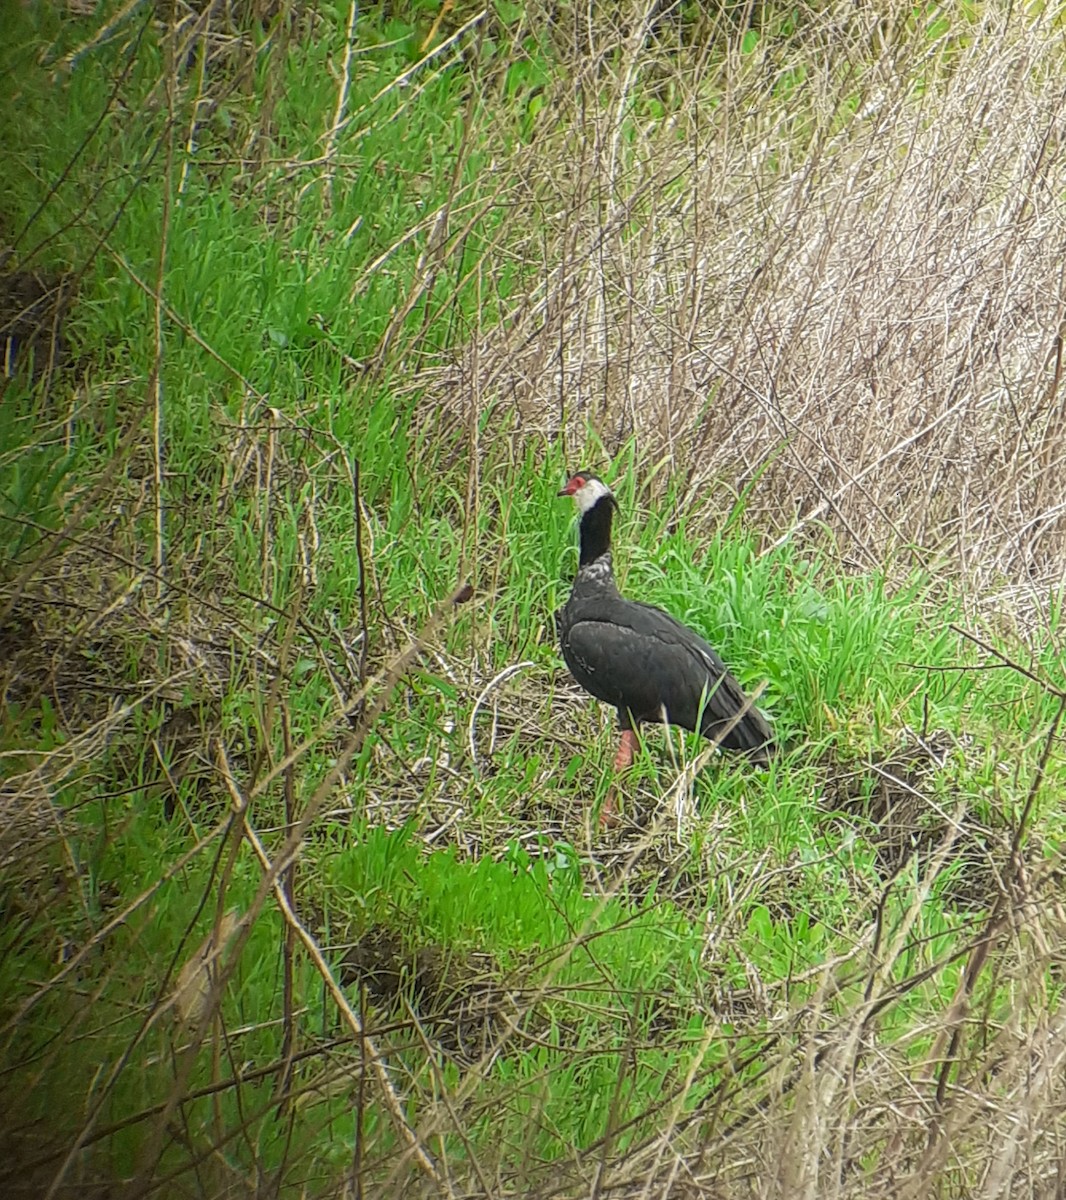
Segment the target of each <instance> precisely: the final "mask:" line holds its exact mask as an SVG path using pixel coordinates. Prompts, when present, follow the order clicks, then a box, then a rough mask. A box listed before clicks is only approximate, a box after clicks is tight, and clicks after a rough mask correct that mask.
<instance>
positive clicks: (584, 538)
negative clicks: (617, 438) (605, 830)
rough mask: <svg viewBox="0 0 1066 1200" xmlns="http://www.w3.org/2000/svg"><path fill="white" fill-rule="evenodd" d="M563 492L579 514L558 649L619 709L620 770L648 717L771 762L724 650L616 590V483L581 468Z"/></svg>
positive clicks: (608, 809) (762, 722)
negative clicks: (577, 542)
mask: <svg viewBox="0 0 1066 1200" xmlns="http://www.w3.org/2000/svg"><path fill="white" fill-rule="evenodd" d="M558 494H559V495H560V496H572V497H573V499H574V501H575V503H576V506H577V511H578V515H579V518H580V554H579V558H578V570H577V575H576V576H575V578H574V583H573V587H572V588H571V591H570V597H569V599H568V600H567V602H566V604H565V605H564V606H563V607H562V608H561V609H560V610H559V612H558V613H557V615H556V623H557V628H558V632H559V642H560V648H561V650H562V654H563V658H564V659H565V660H566V665H567V667H568V668H569V669H570V673H571V675H573V677H574V679H575V680H576V681H577V682H578V683H579V684H580V685H581V687H582V688H584V689H585V691H586V692H589V693H591V694H592V695H593V696H595V697H596V699H597V700H601V701H603V703H604V704H610V705H612V706H613V707H614V708H616V709H617V710H618V723H619V727H620V730H621V743H620V745H619V747H618V753H617V755H616V756H615V760H614V771H615V774H616V776H617V774H619V773H620V772H622V771H623V770H625V768H626V767H628V766H629V765H630V764H631V763H632V761H633V757H634V755H635V753H636V750H637V747H638V745H639V730H640V726H641V725H643V724H645V723H653V724H666V725H677V726H680V727H681V728H682V729H689V730H691V731H693V732H697V733H700V734H702V735H703V736H704V737H706V738H709V739H711V740H712V741H715V742H716V743H717V744H718V745H719V746H721V747H723V748H724V749H726V750H732V751H736V752H738V753H740V754H743V755H746V756H747V757H748V758H749V759H750V760H751V761H752V762H754V763H756V764H758V765H760V766H765V765H767V764H768V762H769V759H770V756H771V754H772V752H773V748H774V734H773V730H772V729H771V727H770V724H769V722H768V721H767V719H766V718H765V717H764V716H763V714H762V713H761V712H759V710H758V709H757V708H756V707H755V706H754V704H753V703H752V702H751V700H749V699H748V697H747V696H746V695H745V694H744V689H743V688H742V687H741V685H740V684H739V683H738V682H737V680H736V679H735V678H734V677H733V675H732V674H730V672H729V669H728V667H727V666H726V665H725V663H724V662H723V661H722V659H721V657H720V656H719V654H718V653H717V652H716V651H715V650H713V649H712V648H711V646H710V645H708V643H707V642H706V641H704V639H703V638H702V637H700V635H699V634H698V633H695V632H694V631H693V630H691V629H689V628H688V626H687V625H683V624H682V623H681V622H680V621H678V620H677V619H676V618H675V617H672V616H671V615H670V614H669V613H668V612H665V611H664V610H663V609H661V608H656V607H655V606H654V605H652V604H642V603H640V602H639V601H636V600H627V599H626V598H625V597H624V596H623V595H622V594H621V593H620V592H619V590H618V585H617V584H616V583H615V579H614V567H613V563H612V560H611V521H612V518H613V516H614V513H615V511H616V509H617V508H618V502H617V501H616V500H615V498H614V493H613V492H612V491H611V489H610V488H609V487H608V486H607V484H606V483H604V482H603V480H602V479H600V478H599V477H598V476H597V475H595V474H593V473H592V472H591V471H577V472H576V473H575V474H573V475H571V476H570V479H569V481H568V482H567V484H566V486H565V487H564V488H563V489H562V490H561V491H560V492H559V493H558ZM614 795H615V789H614V787H613V786H612V788H611V790H610V792H609V793H608V795H607V799H606V801H605V802H604V805H603V809H602V810H601V818H600V819H601V823H606V820H607V818H608V817H609V816H610V814H612V813H613V811H614V804H615V799H614Z"/></svg>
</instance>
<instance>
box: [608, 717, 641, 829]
mask: <svg viewBox="0 0 1066 1200" xmlns="http://www.w3.org/2000/svg"><path fill="white" fill-rule="evenodd" d="M639 745H640V742H639V740H638V738H637V734H636V731H635V730H633V729H623V730H622V740H621V742H620V743H619V745H618V753H617V754H616V755H615V756H614V773H615V775H618V774H620V773H621V772H622V771H624V770H625V769H626V767H628V766H629V765H630V764H631V763H632V762H633V757H634V755H635V754H636V752H637V747H638V746H639ZM617 802H618V789H617V788H616V787H615V785H614V784H613V783H612V784H611V790H610V791H609V792H608V793H607V798H606V799H605V800H604V802H603V807H602V808H601V809H600V828H601V829H602V828H604V826H607V825H613V824H614V822H615V809H616V805H617Z"/></svg>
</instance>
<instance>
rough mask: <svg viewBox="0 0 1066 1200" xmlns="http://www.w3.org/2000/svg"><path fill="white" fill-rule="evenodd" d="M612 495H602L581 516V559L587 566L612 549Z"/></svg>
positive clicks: (583, 564)
mask: <svg viewBox="0 0 1066 1200" xmlns="http://www.w3.org/2000/svg"><path fill="white" fill-rule="evenodd" d="M613 507H614V500H613V498H612V497H611V496H601V497H600V498H599V500H597V501H596V503H595V504H594V505H593V506H592V507H591V508H590V509H589V510H588V512H587V513H585V514H584V515H583V516H582V518H581V559H580V564H581V566H583V567H587V566H588V565H589V563H593V562H595V561H596V559H598V558H599V557H600V556H601V555H604V554H606V553H607V552H608V551H609V550H610V549H611V509H612V508H613Z"/></svg>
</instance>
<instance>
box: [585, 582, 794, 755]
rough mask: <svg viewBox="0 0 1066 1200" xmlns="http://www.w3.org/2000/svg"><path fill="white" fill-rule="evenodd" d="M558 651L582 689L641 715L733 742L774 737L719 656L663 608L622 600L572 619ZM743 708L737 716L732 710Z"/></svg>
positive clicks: (753, 746)
mask: <svg viewBox="0 0 1066 1200" xmlns="http://www.w3.org/2000/svg"><path fill="white" fill-rule="evenodd" d="M563 649H564V655H565V657H566V660H567V664H568V665H569V666H570V669H571V671H572V673H573V674H574V677H575V678H576V679H577V681H578V682H579V683H580V684H581V685H582V687H584V688H585V689H586V690H587V691H589V692H591V693H592V694H593V695H594V696H596V697H597V698H598V699H600V700H603V701H604V702H605V703H608V704H613V705H614V706H615V707H616V708H618V709H619V711H622V712H625V711H628V712H630V713H631V714H632V715H633V717H634V718H635V719H636V720H638V721H641V720H644V721H658V720H661V718H662V713H663V711H664V710H665V712H666V714H667V717H668V719H669V721H670V722H671V723H672V724H675V725H681V726H683V727H684V728H686V729H693V730H695V729H699V730H700V731H701V732H702V733H704V734H705V735H707V736H709V737H716V736H721V737H722V743H723V745H725V746H728V747H729V748H730V749H734V750H748V751H750V750H757V749H758V748H759V747H761V746H765V745H766V744H768V743H769V742H770V741H771V740H772V736H773V734H772V730H771V729H770V726H769V725H768V724H767V722H766V720H765V718H764V717H763V716H762V714H761V713H759V712H758V710H757V709H755V708H754V707H752V706H751V703H750V701H749V700H748V698H747V696H745V694H744V690H743V688H742V687H741V686H740V684H739V683H738V682H737V680H736V679H734V677H733V676H732V675H731V674H730V672H729V670H728V669H727V668H726V665H725V663H724V662H723V661H722V659H721V657H720V656H719V655H718V654H717V653H716V652H715V650H714V649H712V647H711V646H710V645H708V644H707V642H705V641H704V640H703V638H701V637H700V636H699V635H698V634H696V633H694V632H693V631H692V630H691V629H689V628H688V627H687V626H685V625H683V624H682V623H681V622H680V621H678V620H676V619H675V618H673V617H671V616H670V614H669V613H666V612H663V611H662V609H658V608H655V607H654V606H652V605H650V604H638V603H635V602H632V601H622V602H621V603H620V604H617V605H612V606H611V607H610V610H609V611H606V610H605V611H604V613H603V619H602V620H600V619H595V618H594V617H592V616H591V615H589V616H586V617H585V619H582V620H579V621H577V622H575V623H574V624H573V625H572V626H571V627H570V629H569V630H568V632H567V636H566V640H565V644H564V648H563ZM741 713H743V716H741V717H740V718H739V720H738V719H737V718H738V714H741Z"/></svg>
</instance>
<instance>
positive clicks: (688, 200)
mask: <svg viewBox="0 0 1066 1200" xmlns="http://www.w3.org/2000/svg"><path fill="white" fill-rule="evenodd" d="M910 13H911V9H910V8H909V7H908V6H899V7H897V9H896V11H895V13H894V14H892V15H888V14H887V13H886V12H885V9H884V6H882V5H866V6H855V5H844V6H837V5H829V6H826V7H824V8H820V9H819V10H818V11H816V12H812V11H810V10H804V12H803V17H802V20H801V22H800V30H799V32H798V33H797V34H796V35H795V36H794V37H793V38H791V39H789V40H787V41H786V40H784V39H775V38H774V37H773V36H772V35H769V36H766V37H764V39H763V41H762V42H761V43H760V45H759V47H758V48H757V49H755V50H753V51H752V52H751V53H749V54H747V55H743V54H741V53H739V52H738V51H737V49H736V47H735V46H734V50H733V51H732V52H731V53H729V54H728V55H727V56H726V57H725V58H724V60H723V59H722V58H721V57H720V56H711V55H707V56H705V57H704V58H702V59H701V60H700V61H699V62H698V63H697V64H696V65H695V66H692V64H691V62H686V64H685V66H684V67H683V68H682V67H678V66H677V65H676V63H675V62H674V61H673V60H671V59H670V58H668V57H667V55H666V53H665V52H664V51H663V49H662V47H661V45H660V46H659V48H658V50H657V49H656V42H655V33H654V32H652V26H653V24H654V21H655V19H656V18H657V10H656V8H655V6H651V5H649V6H647V7H646V8H643V9H639V10H638V9H634V10H633V12H632V14H631V23H630V24H629V25H628V30H629V33H628V37H626V38H624V39H623V40H622V41H621V48H620V49H619V42H618V40H617V37H616V33H617V31H614V30H607V31H602V30H601V31H600V37H599V39H598V40H597V41H596V42H595V43H594V44H593V46H592V47H591V51H590V52H589V53H588V54H587V55H586V57H585V58H584V60H583V62H584V67H583V71H582V72H580V73H579V75H578V79H577V81H576V83H574V82H573V81H570V80H568V81H567V82H566V84H565V86H563V85H560V86H559V87H558V89H557V91H556V92H555V94H554V95H553V97H552V103H553V104H554V105H556V106H558V108H559V109H560V110H561V111H562V113H563V114H564V115H563V119H562V120H561V121H560V123H559V124H560V130H559V131H558V132H552V131H550V130H549V131H547V132H546V133H545V135H544V141H546V142H549V143H551V144H550V145H545V144H544V143H543V142H541V143H538V144H537V148H538V150H539V151H540V152H539V153H535V154H532V155H529V156H526V157H524V158H523V159H522V160H521V161H519V162H515V163H513V164H512V169H513V171H514V173H515V178H514V180H513V195H514V198H515V203H516V206H517V207H518V209H519V211H520V212H524V213H526V214H528V217H529V221H530V225H531V227H532V229H533V230H534V232H533V234H532V236H531V239H530V242H529V244H528V246H527V254H528V256H529V265H533V266H534V267H535V269H536V270H537V271H538V273H539V274H540V275H541V283H540V286H539V287H537V288H536V289H535V290H534V291H532V292H531V293H530V294H529V295H528V296H526V297H523V299H522V301H521V302H520V303H518V304H514V303H512V304H511V305H510V309H509V312H508V315H507V319H506V320H504V321H503V322H502V323H501V324H500V325H498V326H495V327H492V328H489V329H485V330H480V331H478V335H477V337H476V338H475V339H474V342H473V344H472V346H471V348H470V350H469V352H468V354H467V356H466V358H465V359H464V360H463V362H462V363H461V364H459V365H457V366H455V367H453V368H451V369H448V368H443V369H437V370H435V371H434V372H429V373H424V374H422V375H419V376H416V377H415V379H414V380H413V381H412V387H414V388H417V389H419V390H423V389H426V388H428V389H429V391H430V394H431V395H433V394H435V395H437V396H438V397H440V399H441V401H442V402H445V403H449V404H452V405H460V406H463V408H464V411H465V410H466V408H467V406H469V405H473V406H474V407H475V408H476V409H478V410H480V409H482V408H484V407H485V406H487V405H498V406H500V407H501V408H503V409H513V410H514V411H515V412H517V414H519V415H520V418H521V422H522V427H523V428H524V429H525V430H527V431H530V432H534V431H535V432H538V433H542V434H544V435H546V436H549V437H556V436H565V437H568V438H569V439H570V440H571V441H572V442H575V443H578V444H580V443H581V442H582V440H583V438H584V431H585V429H586V427H587V425H589V424H590V425H591V426H592V428H593V429H595V430H597V431H598V433H599V436H600V437H601V438H602V441H603V445H604V449H605V451H606V453H608V454H610V453H611V452H612V451H613V450H614V449H616V448H617V447H618V446H620V445H621V444H622V443H623V442H624V441H625V440H626V439H627V438H629V437H630V436H633V437H635V438H636V439H637V442H638V445H639V447H640V455H641V458H642V459H643V460H644V461H645V462H648V463H657V462H660V461H664V462H665V463H666V465H667V466H668V467H669V469H670V470H671V471H672V472H674V473H681V474H682V475H683V477H684V479H685V480H686V482H687V491H688V496H689V498H690V501H691V500H694V499H695V498H696V497H698V496H699V495H701V494H702V493H706V492H710V494H711V495H712V496H713V498H714V503H715V506H716V508H718V509H719V511H720V510H721V509H722V508H723V507H725V508H728V507H729V506H730V505H731V502H732V499H733V497H734V495H735V494H737V493H744V494H745V497H746V504H747V513H748V518H749V520H750V521H751V522H752V523H753V524H755V525H757V526H760V527H762V528H765V529H766V530H767V531H768V532H771V533H773V534H774V535H775V536H778V537H780V538H787V537H792V536H795V535H797V534H799V533H801V532H803V531H805V530H810V529H811V527H812V526H821V525H828V526H829V527H830V528H831V529H832V530H833V531H834V533H836V534H837V535H838V536H839V537H840V539H841V542H842V544H843V545H844V547H845V549H846V552H847V553H848V554H850V555H853V556H855V557H856V558H858V559H859V560H860V561H861V562H863V563H864V564H870V563H884V562H885V561H886V560H887V559H888V558H889V557H890V556H891V555H892V553H893V552H894V551H896V550H899V549H901V548H902V549H905V550H908V551H911V552H913V553H915V554H917V555H918V556H919V557H920V558H921V560H922V561H923V562H928V563H933V564H938V565H942V566H943V567H944V568H945V569H948V570H951V571H952V572H954V573H955V574H957V575H958V576H959V577H961V578H962V579H964V580H965V581H966V582H967V583H968V584H970V585H972V588H973V590H974V592H975V594H980V595H984V596H986V597H987V596H988V595H989V594H990V593H995V592H998V590H999V589H1000V587H1001V586H1002V585H1003V584H1006V585H1007V586H1008V587H1011V588H1017V589H1019V593H1022V592H1024V591H1025V590H1026V589H1028V588H1030V587H1035V588H1037V589H1043V588H1046V587H1047V586H1049V585H1050V586H1052V587H1055V586H1061V585H1062V583H1063V580H1064V575H1063V562H1064V561H1066V560H1064V546H1066V543H1064V532H1066V482H1064V480H1066V475H1064V473H1063V471H1062V470H1061V468H1060V464H1061V463H1062V462H1063V461H1064V458H1066V400H1064V396H1066V393H1064V392H1063V390H1062V389H1061V388H1060V374H1061V358H1062V332H1063V321H1064V317H1066V308H1064V304H1066V290H1064V274H1063V271H1064V268H1063V263H1064V261H1066V224H1064V201H1063V195H1064V187H1066V165H1064V164H1066V159H1064V158H1063V155H1062V152H1061V140H1062V136H1063V121H1064V105H1066V96H1064V94H1063V90H1062V88H1061V86H1060V83H1059V78H1060V64H1061V60H1062V53H1063V44H1062V32H1061V14H1060V13H1059V11H1058V10H1057V9H1055V8H1054V7H1052V8H1049V9H1046V10H1042V11H1040V12H1036V13H1024V12H1021V11H1019V10H1018V9H1017V8H1011V9H1001V7H1000V6H998V5H984V6H981V7H980V9H979V12H978V14H977V15H975V17H974V22H973V26H972V30H971V32H970V33H969V34H967V35H966V36H960V35H959V33H958V29H959V27H958V25H957V24H956V25H955V26H953V28H952V30H951V32H950V34H948V33H943V34H938V33H937V32H936V31H935V29H934V28H933V26H934V22H935V16H930V19H929V20H930V31H929V32H928V34H926V35H923V33H922V32H921V31H920V30H916V29H915V26H914V24H913V21H912V19H911V17H910V16H909V14H910ZM655 29H656V31H657V32H658V33H659V34H660V35H661V32H662V31H661V28H660V27H658V26H656V27H655ZM646 34H647V35H648V40H647V41H646V40H645V35H646ZM611 55H614V57H611V58H610V60H609V61H610V62H611V72H613V73H609V72H608V69H607V67H606V65H605V64H606V62H607V61H608V56H611ZM656 86H658V87H660V88H662V89H663V90H664V91H665V90H667V89H672V90H673V91H674V92H675V93H680V94H682V95H684V96H686V97H687V101H686V103H685V104H683V105H682V106H681V108H680V111H678V112H676V113H674V112H671V113H670V115H669V116H668V117H667V118H666V119H654V118H653V116H652V115H651V113H650V110H649V106H648V102H647V95H648V92H649V90H651V91H652V92H653V93H654V88H655V87H656ZM594 88H598V89H600V94H599V96H598V97H597V99H596V101H595V102H594V101H592V100H591V99H590V96H589V93H590V92H592V90H593V89H594ZM604 90H606V93H607V94H606V95H604ZM712 98H713V99H712ZM484 272H485V283H484V286H485V289H486V291H487V292H490V293H491V290H492V286H493V266H492V265H491V264H490V263H487V264H485V265H484Z"/></svg>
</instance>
